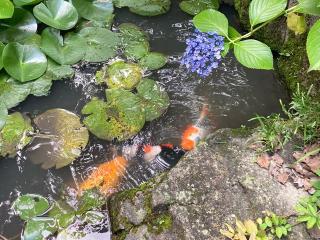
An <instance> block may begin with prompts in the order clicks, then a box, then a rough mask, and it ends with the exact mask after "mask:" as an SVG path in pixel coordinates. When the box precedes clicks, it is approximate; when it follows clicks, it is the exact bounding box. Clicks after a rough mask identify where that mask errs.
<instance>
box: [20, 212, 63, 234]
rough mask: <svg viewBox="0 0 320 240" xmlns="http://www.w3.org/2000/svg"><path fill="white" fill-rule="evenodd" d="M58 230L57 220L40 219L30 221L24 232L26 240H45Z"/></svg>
mask: <svg viewBox="0 0 320 240" xmlns="http://www.w3.org/2000/svg"><path fill="white" fill-rule="evenodd" d="M57 230H58V225H57V223H56V220H55V219H53V218H48V217H41V218H40V217H38V218H33V219H31V220H29V221H28V222H27V224H26V227H25V229H24V231H23V239H24V240H43V239H47V238H48V237H49V236H50V235H51V234H54V233H55V232H56V231H57Z"/></svg>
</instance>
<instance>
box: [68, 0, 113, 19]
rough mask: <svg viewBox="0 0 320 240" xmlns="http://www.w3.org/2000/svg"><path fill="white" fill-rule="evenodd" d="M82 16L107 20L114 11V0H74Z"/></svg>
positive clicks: (74, 4)
mask: <svg viewBox="0 0 320 240" xmlns="http://www.w3.org/2000/svg"><path fill="white" fill-rule="evenodd" d="M72 4H73V6H75V8H76V9H77V10H78V13H79V15H80V16H81V17H83V18H85V19H88V20H93V21H105V20H106V19H107V18H108V17H109V16H110V15H112V13H113V4H112V0H72Z"/></svg>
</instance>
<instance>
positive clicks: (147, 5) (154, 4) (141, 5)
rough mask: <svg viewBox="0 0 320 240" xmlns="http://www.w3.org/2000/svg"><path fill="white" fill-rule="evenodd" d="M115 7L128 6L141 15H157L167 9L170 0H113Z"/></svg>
mask: <svg viewBox="0 0 320 240" xmlns="http://www.w3.org/2000/svg"><path fill="white" fill-rule="evenodd" d="M113 2H114V4H115V6H116V7H119V8H122V7H129V10H130V11H131V12H133V13H136V14H139V15H142V16H157V15H160V14H164V13H166V12H168V11H169V9H170V5H171V0H143V1H137V0H114V1H113Z"/></svg>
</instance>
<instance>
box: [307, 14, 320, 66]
mask: <svg viewBox="0 0 320 240" xmlns="http://www.w3.org/2000/svg"><path fill="white" fill-rule="evenodd" d="M318 49H320V20H318V21H317V22H316V23H315V24H314V25H313V26H312V28H311V29H310V31H309V34H308V38H307V54H308V58H309V62H310V67H309V71H313V70H320V51H318Z"/></svg>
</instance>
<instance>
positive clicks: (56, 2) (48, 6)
mask: <svg viewBox="0 0 320 240" xmlns="http://www.w3.org/2000/svg"><path fill="white" fill-rule="evenodd" d="M33 14H34V16H35V17H36V18H37V19H38V20H40V21H41V22H43V23H45V24H47V25H48V26H50V27H54V28H57V29H60V30H69V29H71V28H73V27H74V26H75V25H76V24H77V21H78V12H77V10H76V9H75V7H74V6H73V5H72V4H71V3H69V2H67V1H64V0H47V1H46V2H45V4H44V3H39V4H38V5H36V6H35V7H34V8H33Z"/></svg>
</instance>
